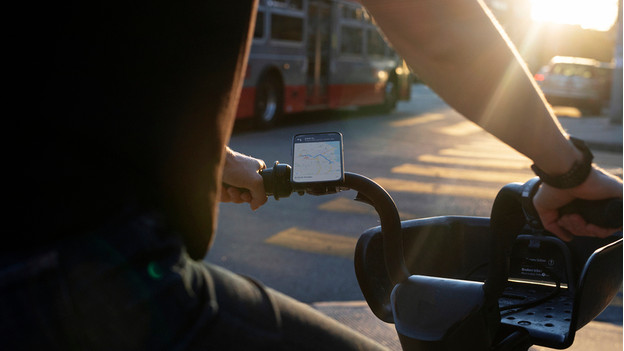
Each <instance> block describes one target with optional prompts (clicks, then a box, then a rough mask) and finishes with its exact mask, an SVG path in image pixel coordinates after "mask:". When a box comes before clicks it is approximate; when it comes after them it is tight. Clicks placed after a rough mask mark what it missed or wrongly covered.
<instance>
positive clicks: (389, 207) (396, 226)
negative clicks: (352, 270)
mask: <svg viewBox="0 0 624 351" xmlns="http://www.w3.org/2000/svg"><path fill="white" fill-rule="evenodd" d="M290 172H291V167H290V166H289V165H287V164H281V163H279V162H277V161H276V162H275V164H274V165H273V167H272V168H267V169H264V170H262V171H261V172H260V175H261V176H262V179H263V180H264V186H265V191H266V193H267V195H268V196H273V197H275V199H276V200H279V199H280V198H283V197H288V196H290V194H292V193H293V192H298V193H299V194H300V195H303V194H304V193H308V194H312V195H325V194H333V193H336V192H339V191H342V190H349V189H352V190H355V191H357V192H358V194H357V196H356V200H358V201H361V202H364V203H367V204H369V205H371V206H373V207H374V208H375V211H377V214H378V215H379V219H380V221H381V228H382V236H383V242H384V257H385V261H386V267H387V271H388V276H389V277H390V279H391V280H392V282H393V283H395V284H396V283H399V282H402V281H404V280H405V279H407V278H408V277H409V276H410V273H409V271H408V270H407V266H406V264H405V257H404V254H403V241H402V238H401V219H400V217H399V212H398V210H397V208H396V205H395V203H394V200H393V199H392V197H390V195H389V194H388V192H386V190H384V189H383V188H382V187H381V186H380V185H379V184H377V183H375V182H374V181H373V180H371V179H369V178H367V177H364V176H362V175H359V174H356V173H350V172H345V174H344V181H343V182H342V183H341V184H337V185H335V186H322V187H321V188H318V187H309V188H303V189H295V188H294V187H293V185H292V183H291V182H290Z"/></svg>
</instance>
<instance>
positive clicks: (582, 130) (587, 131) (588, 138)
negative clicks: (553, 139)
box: [558, 115, 622, 154]
mask: <svg viewBox="0 0 624 351" xmlns="http://www.w3.org/2000/svg"><path fill="white" fill-rule="evenodd" d="M558 118H559V122H560V123H561V126H562V127H563V129H565V130H566V132H568V134H570V135H572V136H575V137H577V138H579V139H582V140H584V141H585V143H586V144H587V146H589V148H590V149H591V150H593V151H608V152H617V153H620V154H621V153H622V125H621V124H613V123H611V120H610V119H609V117H606V116H597V117H567V116H561V115H560V116H558Z"/></svg>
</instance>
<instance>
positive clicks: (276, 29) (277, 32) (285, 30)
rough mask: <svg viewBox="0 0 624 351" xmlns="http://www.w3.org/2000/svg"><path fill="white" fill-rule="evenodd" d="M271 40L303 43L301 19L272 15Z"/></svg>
mask: <svg viewBox="0 0 624 351" xmlns="http://www.w3.org/2000/svg"><path fill="white" fill-rule="evenodd" d="M271 38H272V39H276V40H287V41H297V42H301V41H303V18H301V17H292V16H285V15H278V14H272V15H271Z"/></svg>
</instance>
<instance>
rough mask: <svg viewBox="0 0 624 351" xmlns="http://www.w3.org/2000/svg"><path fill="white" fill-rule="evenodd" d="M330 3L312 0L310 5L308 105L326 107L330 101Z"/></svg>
mask: <svg viewBox="0 0 624 351" xmlns="http://www.w3.org/2000/svg"><path fill="white" fill-rule="evenodd" d="M330 29H331V10H330V5H329V3H327V2H324V1H310V2H309V6H308V30H307V32H308V54H307V55H308V74H307V89H308V94H307V96H308V106H310V107H314V106H319V107H325V106H327V103H328V100H329V99H328V92H329V89H328V83H329V55H330Z"/></svg>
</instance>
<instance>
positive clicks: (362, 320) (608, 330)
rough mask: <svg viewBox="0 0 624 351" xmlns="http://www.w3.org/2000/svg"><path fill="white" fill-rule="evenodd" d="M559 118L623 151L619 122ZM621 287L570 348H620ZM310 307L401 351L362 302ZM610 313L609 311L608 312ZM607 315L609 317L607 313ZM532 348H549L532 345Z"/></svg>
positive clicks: (598, 144) (562, 114) (588, 138)
mask: <svg viewBox="0 0 624 351" xmlns="http://www.w3.org/2000/svg"><path fill="white" fill-rule="evenodd" d="M555 112H556V113H557V116H558V120H559V122H560V123H561V126H562V127H563V129H564V130H565V131H566V132H567V133H568V134H570V135H572V136H575V137H577V138H580V139H582V140H584V141H585V142H586V144H587V145H588V146H589V148H590V149H591V150H592V151H594V152H597V151H600V152H609V153H615V154H618V153H619V154H620V156H621V154H622V136H623V133H622V124H621V120H620V123H614V122H613V121H612V120H611V119H610V118H609V117H607V116H581V115H578V114H574V113H566V112H567V111H566V110H565V109H564V110H557V109H555ZM621 294H622V290H621V289H620V292H619V293H618V295H617V296H616V300H617V301H614V302H613V304H612V306H609V308H607V310H606V311H604V317H603V316H601V317H603V318H602V319H606V320H608V321H609V323H605V322H603V321H601V318H598V319H597V320H596V321H593V322H591V323H589V324H588V325H587V326H586V327H585V328H583V329H582V330H580V331H579V332H578V335H577V336H578V337H577V338H576V339H577V340H576V342H575V344H574V345H573V346H572V347H571V348H569V350H579V351H580V350H599V349H601V350H606V349H609V350H611V349H622V324H621V315H622V312H621V311H622V309H621V299H622V295H621ZM313 306H314V307H315V308H316V309H318V310H320V311H322V312H324V313H325V314H327V315H329V316H331V317H333V318H335V319H337V320H339V321H340V322H342V323H344V324H346V325H349V326H350V327H352V328H354V329H356V330H358V331H360V332H363V333H364V334H366V335H369V336H370V337H373V338H375V339H376V340H378V341H379V342H381V343H382V344H383V345H384V346H386V347H388V348H389V349H390V350H400V349H401V347H400V344H399V342H398V339H397V337H396V333H395V332H394V330H393V329H394V328H392V326H391V325H388V324H386V323H383V322H381V321H379V320H377V319H376V318H375V317H374V316H373V315H372V313H371V312H370V310H369V309H368V307H367V306H366V303H365V302H363V301H353V302H329V303H317V304H313ZM609 314H612V316H611V315H609ZM607 315H609V316H607ZM530 350H531V351H545V350H551V349H549V348H545V347H539V346H533V347H532V348H531V349H530Z"/></svg>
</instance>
